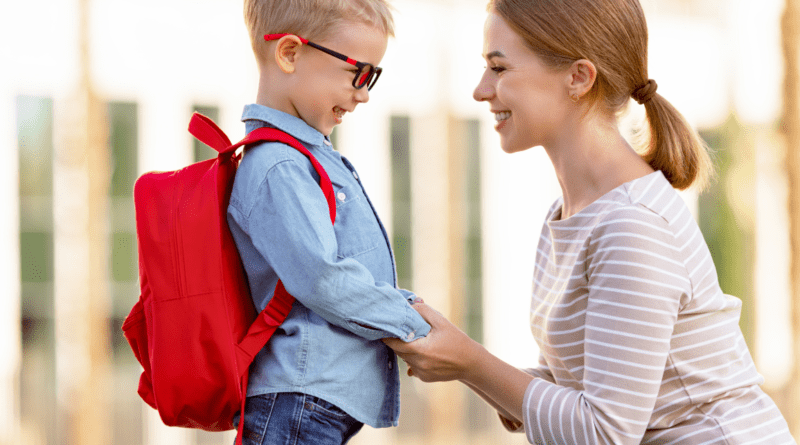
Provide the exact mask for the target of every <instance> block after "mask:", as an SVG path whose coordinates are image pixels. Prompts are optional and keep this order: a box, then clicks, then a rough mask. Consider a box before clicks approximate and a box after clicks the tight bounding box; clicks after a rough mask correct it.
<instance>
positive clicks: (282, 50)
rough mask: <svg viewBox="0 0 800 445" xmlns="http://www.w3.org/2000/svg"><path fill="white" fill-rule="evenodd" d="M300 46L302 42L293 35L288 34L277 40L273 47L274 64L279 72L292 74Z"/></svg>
mask: <svg viewBox="0 0 800 445" xmlns="http://www.w3.org/2000/svg"><path fill="white" fill-rule="evenodd" d="M302 46H303V42H302V41H300V38H299V37H297V36H295V35H291V34H289V35H285V36H283V37H281V38H280V39H278V44H277V45H276V46H275V62H276V63H277V64H278V66H279V67H280V69H281V71H283V72H284V73H286V74H291V73H293V72H294V70H295V64H296V63H297V59H298V58H299V57H300V48H302Z"/></svg>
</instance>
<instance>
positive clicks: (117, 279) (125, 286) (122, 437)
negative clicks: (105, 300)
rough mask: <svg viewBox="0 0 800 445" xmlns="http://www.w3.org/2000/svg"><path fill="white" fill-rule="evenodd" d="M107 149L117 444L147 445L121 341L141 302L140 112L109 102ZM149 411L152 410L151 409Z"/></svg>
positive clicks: (134, 373)
mask: <svg viewBox="0 0 800 445" xmlns="http://www.w3.org/2000/svg"><path fill="white" fill-rule="evenodd" d="M107 111H108V125H109V128H108V149H109V151H110V158H111V183H110V190H109V194H110V196H109V198H110V209H109V211H110V215H109V221H110V223H109V230H110V233H109V236H110V239H109V242H110V248H111V258H110V260H111V264H110V268H111V270H110V277H111V287H110V289H111V298H112V302H113V313H112V318H111V326H110V328H111V331H112V336H111V338H112V339H113V345H112V346H113V354H114V356H113V359H114V393H113V394H112V400H113V406H114V425H113V428H112V429H113V431H114V444H116V445H138V444H141V443H142V441H143V431H142V425H143V423H142V422H143V419H142V407H143V402H142V400H141V398H139V395H138V394H137V392H136V385H137V383H138V377H139V373H140V372H141V368H140V366H139V363H138V362H137V361H136V359H135V358H134V356H133V352H132V351H131V349H130V347H129V346H128V342H127V340H125V337H124V336H123V335H122V323H123V322H124V321H125V317H126V316H127V315H128V312H130V310H131V307H133V305H134V303H136V301H137V300H138V298H139V283H138V278H139V268H138V253H137V245H136V216H135V212H134V207H133V184H134V183H135V182H136V178H137V177H138V174H139V162H138V157H139V117H138V113H139V107H138V106H137V104H136V103H132V102H110V103H108V105H107ZM148 409H149V408H148Z"/></svg>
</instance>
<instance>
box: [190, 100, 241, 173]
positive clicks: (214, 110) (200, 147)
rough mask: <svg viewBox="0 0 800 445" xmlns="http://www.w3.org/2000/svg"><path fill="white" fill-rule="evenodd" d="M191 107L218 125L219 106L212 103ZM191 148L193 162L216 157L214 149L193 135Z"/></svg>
mask: <svg viewBox="0 0 800 445" xmlns="http://www.w3.org/2000/svg"><path fill="white" fill-rule="evenodd" d="M192 108H194V111H196V112H198V113H200V114H202V115H204V116H206V117H209V118H211V120H212V121H214V122H216V123H217V124H218V125H219V107H215V106H213V105H195V106H194V107H192ZM187 122H188V121H187ZM223 130H224V129H223ZM230 137H231V140H233V139H236V140H237V141H238V140H239V139H240V138H237V137H233V135H231V136H230ZM192 149H193V150H194V158H193V159H194V162H199V161H204V160H206V159H211V158H215V157H217V151H216V150H214V149H213V148H211V147H209V146H208V145H206V144H204V143H202V142H200V141H198V140H197V139H195V138H194V137H193V138H192Z"/></svg>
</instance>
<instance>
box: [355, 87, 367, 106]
mask: <svg viewBox="0 0 800 445" xmlns="http://www.w3.org/2000/svg"><path fill="white" fill-rule="evenodd" d="M354 97H355V99H356V102H358V103H362V104H363V103H367V102H369V90H368V89H367V87H364V88H359V89H357V90H356V94H355V96H354Z"/></svg>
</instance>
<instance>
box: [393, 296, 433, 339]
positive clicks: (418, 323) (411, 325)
mask: <svg viewBox="0 0 800 445" xmlns="http://www.w3.org/2000/svg"><path fill="white" fill-rule="evenodd" d="M407 310H408V311H409V313H408V322H407V323H406V335H405V337H401V338H400V340H403V341H404V342H406V343H408V342H412V341H414V340H417V339H420V338H422V337H425V336H427V335H428V333H430V332H431V325H429V324H428V322H426V321H425V319H424V318H422V315H420V314H419V312H417V311H416V310H415V309H414V308H412V307H411V306H410V305H409V306H408V307H407Z"/></svg>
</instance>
